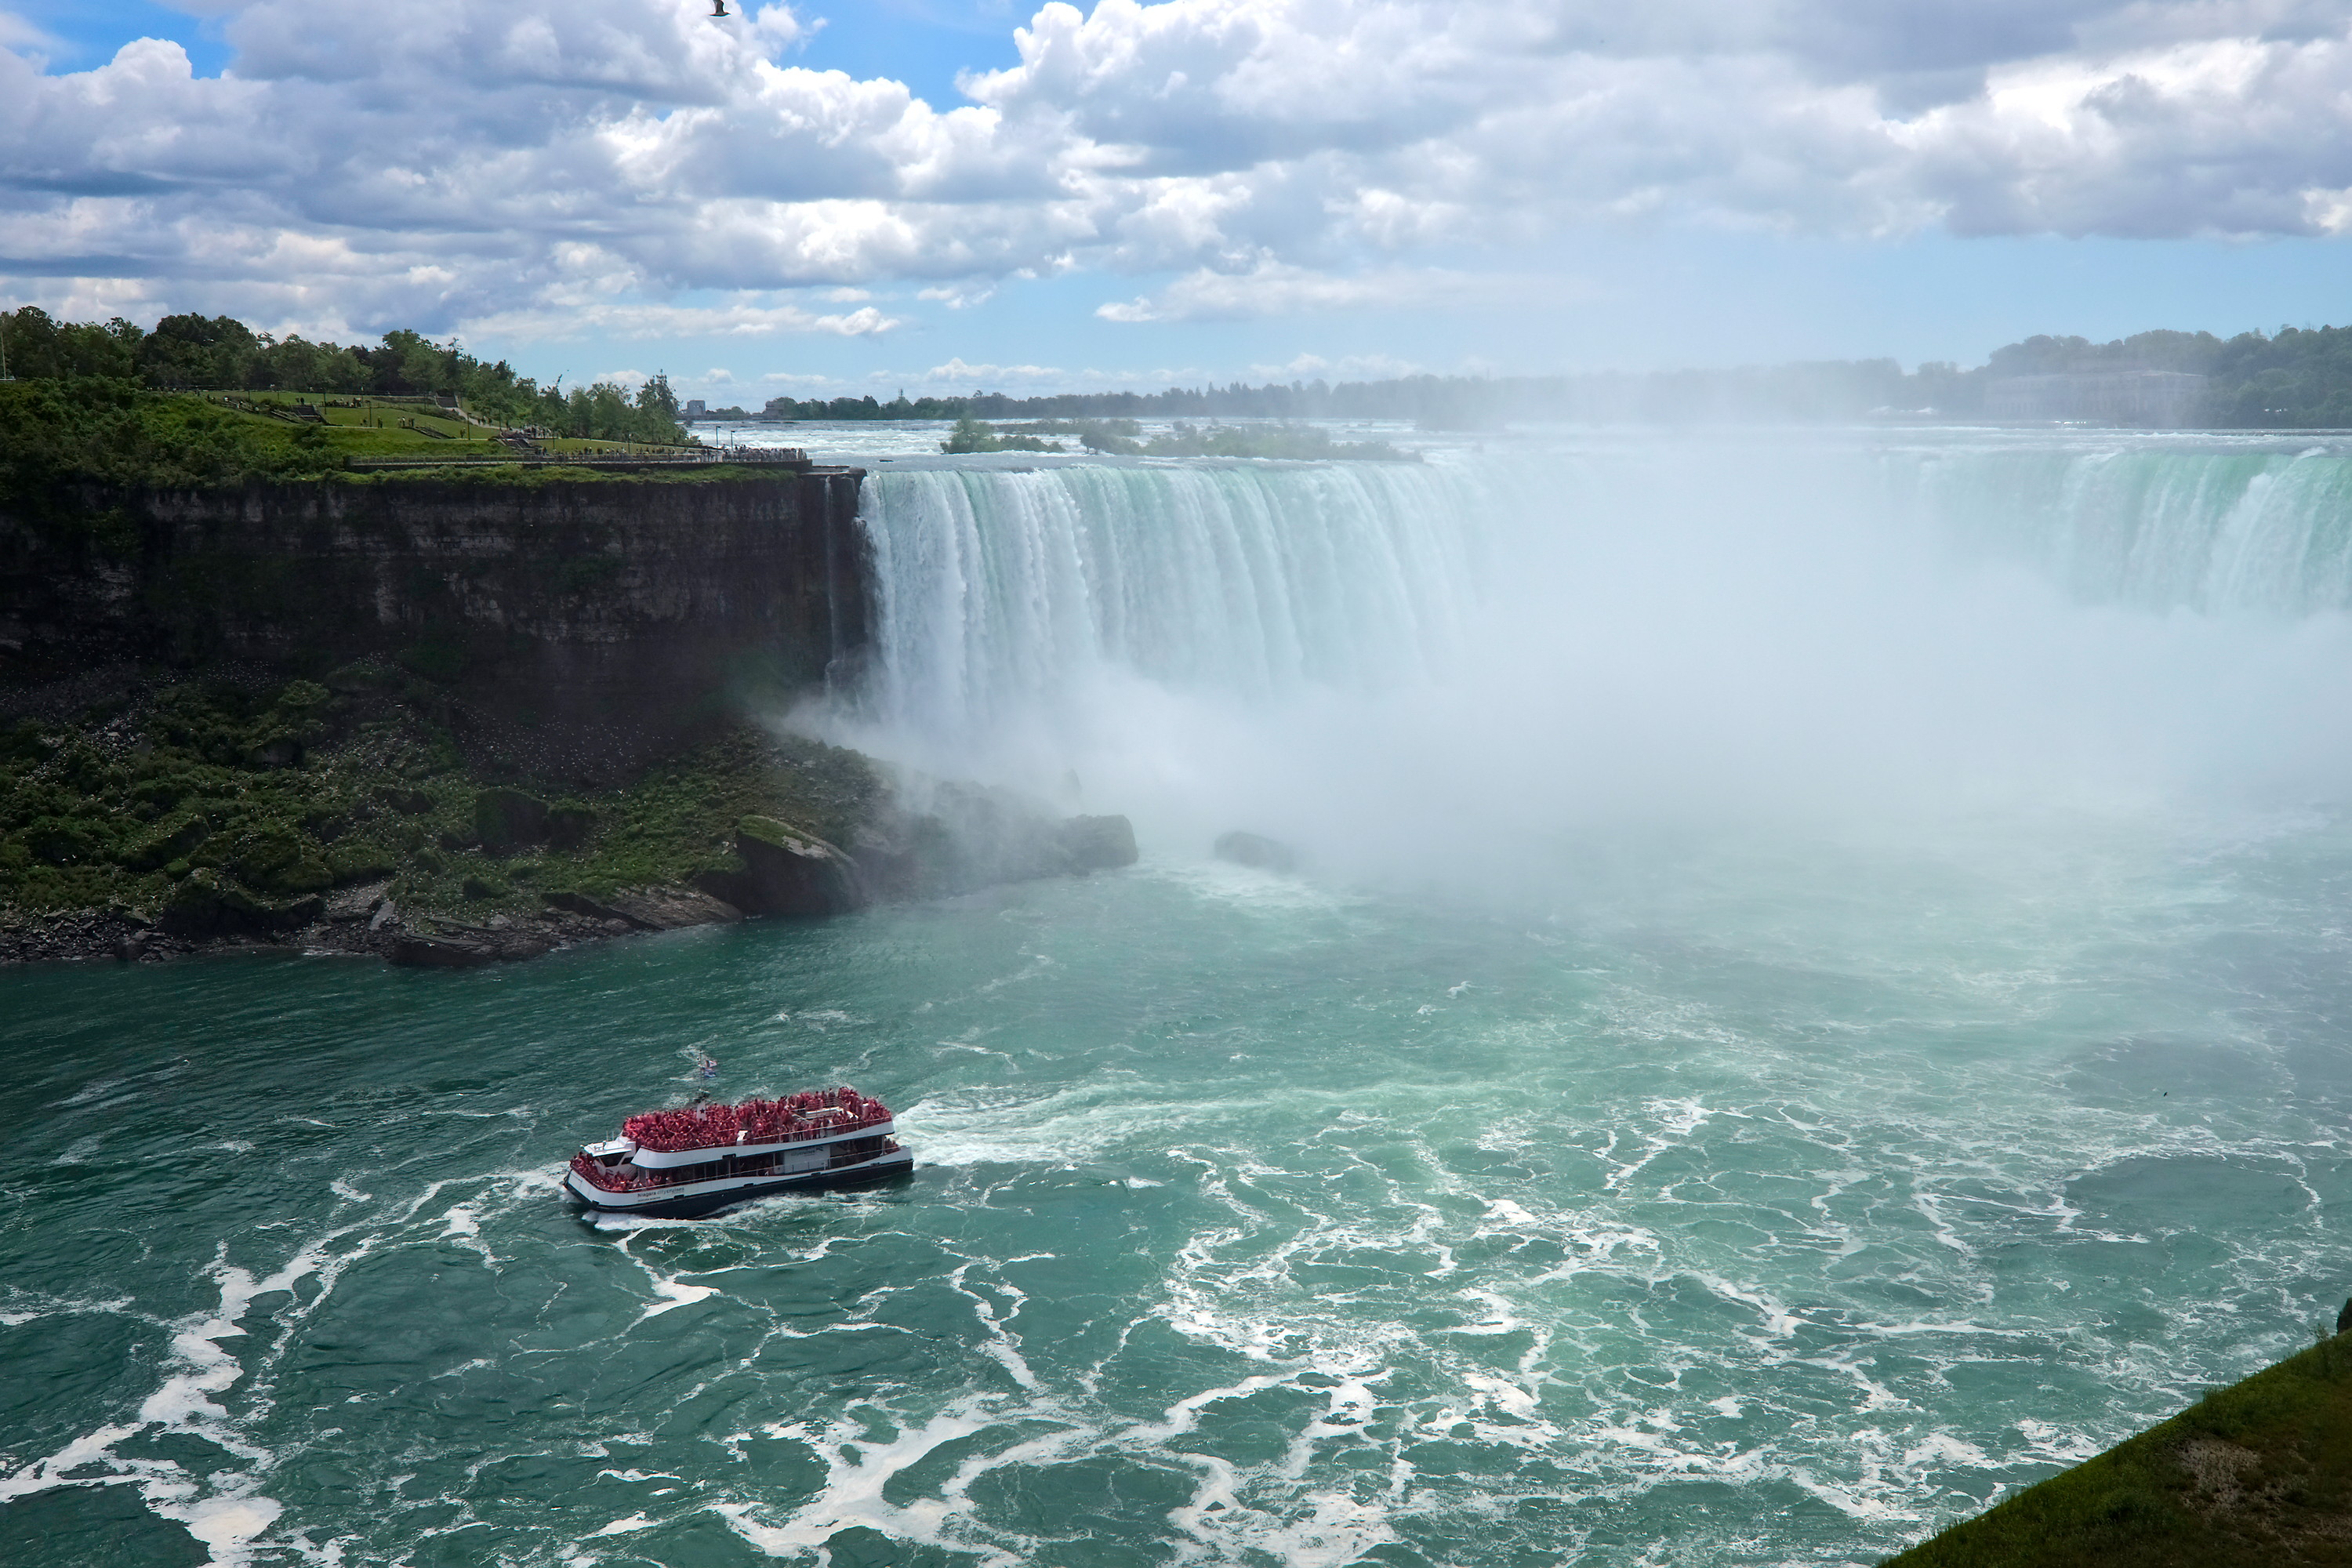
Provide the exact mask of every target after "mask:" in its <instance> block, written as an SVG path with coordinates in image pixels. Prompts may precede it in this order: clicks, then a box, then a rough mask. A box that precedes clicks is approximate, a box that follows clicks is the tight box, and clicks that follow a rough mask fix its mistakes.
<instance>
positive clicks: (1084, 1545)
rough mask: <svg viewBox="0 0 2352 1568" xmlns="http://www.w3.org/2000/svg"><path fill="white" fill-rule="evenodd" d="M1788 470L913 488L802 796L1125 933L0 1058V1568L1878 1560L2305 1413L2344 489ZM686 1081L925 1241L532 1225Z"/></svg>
mask: <svg viewBox="0 0 2352 1568" xmlns="http://www.w3.org/2000/svg"><path fill="white" fill-rule="evenodd" d="M1787 448H1788V444H1787V442H1786V441H1785V438H1773V439H1772V440H1769V441H1768V440H1767V439H1766V438H1763V437H1757V438H1755V439H1754V441H1753V442H1751V443H1749V444H1748V445H1745V446H1743V445H1741V444H1739V443H1737V442H1729V441H1717V442H1714V443H1711V444H1709V445H1707V446H1706V447H1705V449H1704V450H1703V451H1700V452H1698V454H1697V455H1696V457H1695V456H1694V446H1693V444H1692V443H1689V442H1669V441H1664V440H1660V441H1655V442H1647V441H1637V440H1630V439H1625V438H1621V437H1608V438H1606V439H1604V438H1602V437H1591V436H1578V435H1575V434H1573V433H1570V434H1567V435H1561V436H1555V437H1545V438H1543V439H1541V440H1536V439H1534V438H1529V439H1528V440H1527V441H1525V442H1523V443H1521V444H1519V445H1511V444H1508V443H1503V442H1497V443H1495V444H1493V446H1492V447H1490V449H1489V450H1487V451H1485V452H1477V453H1474V452H1470V451H1468V450H1466V449H1459V450H1455V451H1452V452H1436V453H1433V454H1432V460H1431V461H1430V462H1429V463H1428V464H1425V465H1423V466H1422V467H1420V468H1413V469H1410V470H1402V469H1400V470H1389V469H1383V470H1377V471H1371V472H1366V471H1362V470H1356V471H1349V470H1343V469H1338V468H1307V467H1281V466H1273V467H1267V466H1258V467H1252V466H1247V465H1244V466H1238V467H1219V466H1186V465H1127V466H1120V465H1104V464H1078V463H1073V464H1068V465H1055V464H1052V463H1050V462H1049V463H1045V464H1033V465H1030V466H1028V467H1027V468H1017V467H1016V466H1013V465H1008V464H1004V463H1002V462H997V461H982V462H977V463H971V464H964V465H958V466H951V467H950V466H930V465H927V464H925V463H923V462H921V461H920V460H919V459H915V458H909V459H908V461H907V463H906V464H905V465H903V466H894V468H893V469H892V470H891V471H887V472H885V473H882V474H880V475H879V476H878V477H877V479H875V480H874V481H872V482H871V483H870V484H869V486H868V499H867V509H868V510H867V525H868V527H869V529H870V530H871V531H873V533H874V537H875V540H876V545H877V572H878V573H879V574H880V597H881V608H882V610H883V612H884V614H883V627H884V629H883V637H882V646H881V647H880V649H879V650H878V654H877V661H876V665H875V668H873V669H872V670H870V671H869V672H868V679H867V680H866V683H865V685H864V686H862V687H861V688H860V689H858V690H856V691H855V692H845V693H844V694H843V695H842V696H841V697H840V698H838V699H837V700H836V701H835V704H834V705H832V706H830V707H827V708H824V709H822V710H810V711H807V712H804V713H802V714H800V715H797V716H794V721H796V722H800V723H803V724H807V725H813V726H815V727H818V728H821V729H824V730H825V731H827V732H829V733H836V734H839V735H841V736H843V737H845V738H849V739H854V740H856V741H858V742H861V743H864V744H867V745H870V746H872V747H873V748H874V749H876V750H877V751H878V752H882V753H884V754H886V755H889V756H892V757H894V758H896V759H897V760H898V761H900V762H902V763H905V764H907V765H908V767H909V768H910V769H914V770H917V773H914V774H910V777H911V778H913V779H914V780H915V782H914V783H913V784H910V787H912V788H917V789H919V787H920V782H919V774H920V773H921V772H922V771H929V772H934V773H960V774H977V775H980V776H986V777H991V778H994V779H999V780H1002V781H1003V782H1006V783H1008V784H1018V785H1022V786H1024V787H1029V788H1032V789H1034V791H1036V792H1037V793H1039V794H1041V795H1045V796H1047V797H1049V798H1054V799H1055V800H1057V802H1059V803H1060V804H1063V805H1066V806H1069V807H1071V808H1081V809H1092V810H1126V811H1128V812H1129V813H1130V814H1131V815H1132V816H1134V817H1135V819H1136V822H1137V826H1138V828H1139V834H1140V836H1141V837H1142V839H1143V842H1144V847H1145V856H1144V858H1143V861H1142V862H1141V864H1139V865H1138V866H1137V867H1135V868H1131V869H1129V870H1127V871H1123V872H1119V873H1115V874H1110V875H1101V876H1097V877H1094V878H1090V879H1082V880H1066V881H1054V882H1041V883H1034V884H1027V885H1023V886H1016V887H1009V888H1003V889H993V890H991V891H988V892H985V893H982V894H978V895H973V896H971V897H969V898H965V899H961V900H949V901H944V902H940V903H934V904H925V905H917V906H909V907H900V908H892V909H883V910H873V911H870V912H867V913H865V914H861V915H857V916H854V917H850V918H845V919H841V920H835V921H826V922H822V923H806V924H792V923H783V922H754V923H751V924H746V925H743V926H739V927H734V928H730V929H724V930H709V931H688V932H678V933H672V934H669V935H665V936H660V937H655V938H648V939H635V940H629V941H624V942H614V943H609V944H606V945H604V946H601V947H596V948H591V949H584V950H579V951H574V952H564V953H560V954H557V955H555V956H553V957H551V958H549V959H547V960H545V961H542V962H539V963H530V964H523V965H516V966H511V967H506V968H500V969H498V970H496V971H492V972H483V973H455V974H440V973H406V972H396V971H392V970H389V969H386V968H383V967H381V966H378V965H375V964H373V963H356V962H352V961H346V960H340V959H331V958H320V957H300V956H294V955H289V956H286V957H283V958H269V959H259V958H242V959H236V960H222V961H216V962H200V963H178V964H173V965H164V966H142V967H136V968H130V969H123V968H117V967H113V966H104V967H100V966H76V967H55V968H45V969H38V970H27V971H19V972H16V973H11V974H8V975H6V976H5V977H0V998H5V1007H0V1063H5V1072H0V1120H5V1125H6V1126H7V1128H8V1129H9V1139H8V1151H9V1159H8V1163H7V1165H6V1167H5V1174H0V1192H4V1193H5V1199H6V1203H5V1208H0V1365H5V1368H6V1376H5V1380H0V1561H6V1562H9V1563H123V1564H131V1563H138V1564H147V1563H181V1562H185V1563H201V1562H205V1561H207V1560H210V1561H214V1562H221V1563H354V1564H356V1563H414V1564H419V1565H422V1564H439V1563H446V1564H458V1563H468V1564H470V1563H518V1564H521V1563H529V1564H551V1565H552V1564H574V1563H577V1564H591V1563H593V1564H612V1565H616V1568H617V1565H623V1564H636V1563H660V1564H665V1565H667V1568H696V1565H701V1564H721V1563H767V1562H786V1563H831V1564H834V1565H835V1568H849V1565H853V1564H856V1565H865V1564H884V1563H892V1564H897V1563H923V1564H938V1565H940V1568H946V1565H950V1564H973V1565H997V1564H1003V1565H1015V1564H1032V1563H1034V1564H1044V1565H1049V1568H1111V1565H1118V1568H1126V1565H1130V1564H1132V1565H1138V1568H1140V1565H1143V1564H1163V1563H1165V1564H1175V1563H1203V1564H1212V1563H1239V1564H1253V1565H1258V1568H1271V1565H1276V1564H1281V1565H1299V1568H1322V1565H1331V1568H1339V1565H1343V1564H1374V1563H1379V1564H1390V1565H1394V1568H1423V1565H1434V1564H1460V1565H1465V1568H1467V1565H1479V1568H1485V1565H1490V1564H1492V1565H1500V1564H1513V1565H1517V1564H1528V1565H1534V1564H1556V1563H1576V1564H1617V1563H1643V1564H1669V1563H1671V1564H1694V1565H1695V1564H1764V1563H1871V1562H1874V1561H1875V1560H1876V1559H1877V1558H1878V1557H1880V1556H1882V1555H1884V1554H1885V1553H1886V1552H1891V1551H1894V1550H1896V1549H1899V1548H1900V1547H1901V1546H1902V1545H1904V1544H1905V1543H1906V1542H1911V1541H1914V1540H1916V1539H1918V1538H1919V1537H1921V1536H1922V1535H1924V1534H1926V1533H1927V1532H1929V1531H1932V1530H1933V1529H1935V1528H1937V1526H1939V1525H1941V1524H1943V1523H1945V1522H1948V1521H1950V1520H1952V1519H1955V1518H1957V1517H1959V1516H1962V1515H1964V1514H1966V1513H1968V1512H1970V1511H1973V1510H1976V1509H1978V1508H1979V1507H1981V1506H1982V1505H1983V1504H1984V1503H1985V1502H1986V1501H1987V1500H1990V1499H1992V1498H1995V1497H1997V1496H1999V1495H2001V1494H2002V1493H2004V1492H2005V1491H2007V1490H2011V1489H2015V1488H2016V1487H2018V1486H2020V1485H2022V1484H2025V1483H2028V1482H2030V1481H2032V1479H2036V1478H2038V1477H2040V1476H2042V1475H2045V1474H2048V1473H2050V1472H2051V1471H2052V1470H2053V1469H2054V1468H2058V1467H2061V1466H2063V1465H2065V1464H2067V1463H2069V1462H2071V1461H2073V1460H2074V1459H2076V1458H2081V1457H2084V1456H2085V1455H2087V1454H2089V1453H2092V1452H2094V1451H2095V1450H2096V1449H2098V1448H2099V1447H2104V1446H2105V1445H2106V1444H2108V1443H2110V1442H2113V1441H2115V1440H2116V1439H2117V1438H2119V1437H2121V1436H2125V1435H2126V1434H2127V1433H2129V1432H2130V1431H2132V1430H2134V1429H2135V1428H2137V1426H2141V1425H2144V1424H2145V1423H2147V1421H2149V1420H2151V1419H2153V1418H2155V1417H2157V1416H2159V1415H2163V1414H2165V1413H2167V1412H2168V1411H2169V1410H2171V1409H2173V1408H2176V1407H2178V1406H2179V1405H2180V1404H2182V1403H2183V1402H2185V1401H2187V1400H2189V1399H2191V1398H2193V1397H2195V1395H2196V1394H2197V1393H2198V1391H2199V1390H2200V1388H2201V1387H2203V1386H2205V1385H2208V1384H2213V1383H2217V1382H2221V1381H2225V1380H2229V1379H2232V1378H2235V1377H2237V1376H2240V1375H2242V1374H2243V1373H2247V1372H2249V1371H2251V1370H2252V1369H2254V1368H2256V1367H2258V1366H2260V1365H2262V1364H2264V1363H2267V1362H2268V1361H2270V1360H2273V1359H2275V1358H2276V1357H2277V1356H2279V1355H2280V1354H2282V1353H2284V1352H2287V1351H2289V1350H2292V1349H2294V1348H2295V1347H2296V1346H2298V1345H2299V1344H2304V1343H2307V1342H2309V1339H2310V1334H2311V1330H2312V1326H2313V1324H2314V1323H2315V1322H2316V1321H2319V1320H2321V1319H2322V1318H2323V1317H2324V1318H2326V1319H2329V1320H2331V1321H2332V1318H2333V1314H2334V1311H2335V1309H2336V1306H2337V1305H2338V1304H2340V1303H2341V1302H2342V1300H2344V1298H2345V1296H2346V1295H2347V1292H2352V1246H2347V1232H2346V1229H2345V1225H2344V1219H2345V1215H2346V1204H2347V1199H2352V1143H2347V1137H2346V1116H2347V1110H2352V1050H2347V1039H2346V1032H2345V1031H2346V1020H2347V1016H2352V967H2347V949H2352V937H2348V936H2347V933H2352V826H2347V818H2346V816H2345V815H2344V813H2343V811H2342V809H2341V804H2342V799H2343V795H2344V793H2345V791H2344V788H2343V785H2344V784H2345V782H2346V780H2347V777H2352V773H2347V768H2346V753H2345V750H2344V742H2343V740H2342V738H2341V731H2343V729H2344V724H2343V720H2344V717H2345V714H2346V710H2347V709H2346V701H2347V692H2352V633H2347V627H2346V625H2345V622H2344V605H2345V592H2346V590H2345V587H2344V582H2345V579H2344V578H2343V576H2342V575H2341V574H2340V573H2338V574H2337V575H2336V576H2334V577H2331V576H2330V575H2329V574H2330V573H2337V572H2338V568H2339V566H2340V565H2341V556H2342V552H2343V549H2344V542H2343V532H2344V530H2343V520H2342V517H2341V515H2340V510H2339V508H2338V505H2337V502H2336V500H2335V499H2334V498H2335V496H2336V488H2335V487H2336V486H2337V484H2338V483H2339V481H2340V480H2342V479H2343V478H2344V477H2345V474H2346V472H2347V465H2352V458H2347V457H2346V456H2345V455H2343V454H2341V453H2338V452H2337V451H2336V450H2335V449H2334V448H2331V447H2326V446H2325V445H2320V446H2314V445H2313V444H2311V443H2303V444H2299V445H2298V444H2293V443H2288V444H2282V445H2279V446H2277V447H2270V446H2263V445H2262V444H2259V443H2247V444H2243V445H2240V446H2235V447H2231V446H2224V445H2220V444H2216V443H2212V442H2206V443H2202V444H2200V443H2197V442H2192V441H2189V440H2185V439H2183V440H2175V441H2173V442H2171V443H2170V444H2168V443H2167V442H2166V441H2165V440H2164V439H2162V438H2155V437H2112V438H2108V437H2092V436H2082V435H2074V436H2063V437H2033V438H2027V437H2000V438H1994V437H1983V436H1980V435H1970V434H1966V433H1961V434H1948V435H1935V434H1932V433H1930V434H1926V435H1919V436H1916V437H1903V438H1901V439H1900V440H1898V439H1896V438H1894V437H1884V436H1870V437H1852V438H1845V437H1837V438H1830V437H1823V438H1821V439H1819V440H1814V441H1810V442H1808V443H1807V444H1805V445H1804V446H1803V447H1801V449H1794V450H1791V449H1787ZM2298 465H2300V467H2298ZM2282 492H2291V493H2284V494H2283V493H2282ZM2283 535H2292V538H2291V539H2286V540H2285V542H2282V540H2283ZM2290 556H2291V557H2292V558H2291V559H2289V558H2288V557H2290ZM1232 826H1251V827H1255V828H1257V829H1260V830H1262V831H1266V832H1271V833H1277V834H1279V835H1281V836H1282V837H1285V838H1286V839H1287V840H1289V841H1291V842H1292V843H1294V844H1295V845H1297V847H1298V848H1299V849H1300V851H1301V853H1302V855H1303V856H1304V857H1305V867H1304V869H1303V871H1302V872H1301V873H1300V874H1298V875H1294V876H1277V875H1274V874H1271V873H1267V872H1261V871H1254V870H1248V869H1244V868H1238V867H1234V866H1229V865H1224V864H1222V863H1219V862H1216V861H1214V860H1213V859H1211V858H1209V856H1208V855H1207V853H1206V849H1207V837H1208V836H1209V835H1210V834H1212V833H1213V832H1214V831H1218V830H1222V829H1223V828H1225V827H1232ZM705 1052H708V1053H709V1054H710V1055H711V1056H714V1057H716V1058H718V1059H719V1062H720V1063H721V1064H722V1077H721V1079H720V1081H719V1085H718V1087H719V1089H722V1090H724V1091H725V1092H727V1093H729V1094H730V1095H734V1096H738V1097H740V1096H742V1095H748V1094H751V1093H752V1092H755V1091H767V1092H774V1091H778V1090H785V1089H794V1088H800V1087H805V1086H813V1085H820V1084H831V1083H837V1082H842V1081H849V1082H854V1083H855V1084H856V1085H857V1086H858V1087H859V1088H861V1089H866V1090H867V1091H868V1092H871V1093H876V1094H878V1095H880V1096H882V1097H883V1098H884V1099H885V1100H887V1101H888V1102H889V1103H890V1104H891V1105H893V1106H894V1107H897V1108H898V1110H899V1115H900V1128H901V1133H902V1136H903V1137H904V1138H905V1139H906V1140H907V1142H908V1143H909V1144H910V1145H912V1146H913V1147H914V1148H915V1150H916V1151H917V1153H918V1156H919V1163H918V1166H917V1169H916V1171H915V1173H914V1174H913V1175H912V1176H911V1177H910V1178H909V1179H908V1180H906V1181H905V1182H903V1183H901V1184H896V1185H892V1186H887V1187H884V1188H880V1189H877V1190H872V1191H866V1192H861V1193H857V1194H837V1195H831V1196H824V1197H813V1198H799V1199H788V1200H778V1201H773V1202H769V1203H765V1204H761V1205H753V1206H751V1207H747V1208H744V1209H741V1210H739V1211H736V1212H735V1213H733V1214H730V1215H726V1216H722V1217H720V1218H719V1219H716V1220H712V1221H707V1222H699V1223H693V1224H653V1225H646V1226H636V1227H626V1226H597V1225H592V1224H589V1223H585V1222H583V1220H582V1219H581V1218H579V1217H577V1216H576V1215H574V1214H573V1213H572V1212H571V1211H570V1210H569V1209H567V1207H566V1206H565V1205H563V1204H562V1201H561V1200H560V1198H559V1196H558V1192H557V1181H558V1177H559V1175H560V1173H561V1171H562V1163H563V1161H564V1159H565V1158H566V1157H567V1156H568V1155H569V1153H570V1152H571V1151H572V1149H573V1148H574V1147H576V1146H577V1145H578V1143H579V1142H582V1141H583V1139H585V1138H589V1137H596V1136H604V1135H606V1134H608V1133H609V1131H611V1130H612V1129H613V1127H614V1124H615V1123H616V1122H617V1121H618V1119H619V1118H620V1117H621V1116H623V1115H624V1114H625V1113H627V1112H629V1111H631V1110H638V1109H643V1108H646V1107H647V1106H650V1105H654V1104H658V1103H664V1102H675V1101H676V1100H679V1099H682V1098H683V1097H685V1096H687V1095H689V1094H691V1093H692V1092H693V1090H694V1088H695V1087H696V1085H695V1084H694V1081H693V1077H692V1068H693V1064H694V1062H695V1061H696V1060H697V1058H698V1057H699V1056H700V1055H701V1054H703V1053H705Z"/></svg>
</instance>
